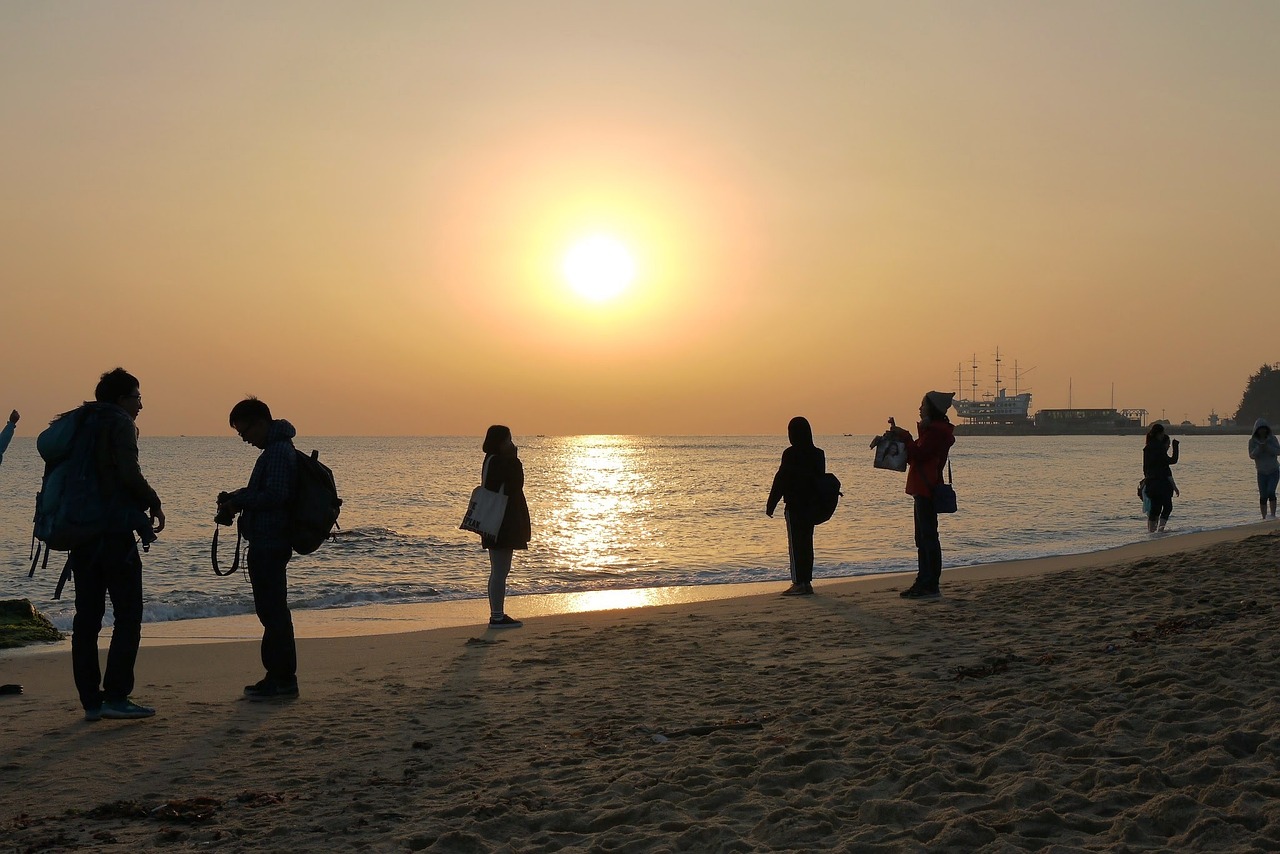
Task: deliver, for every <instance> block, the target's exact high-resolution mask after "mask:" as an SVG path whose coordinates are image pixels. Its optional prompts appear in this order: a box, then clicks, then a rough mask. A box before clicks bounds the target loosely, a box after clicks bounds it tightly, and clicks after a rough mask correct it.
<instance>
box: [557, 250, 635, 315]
mask: <svg viewBox="0 0 1280 854" xmlns="http://www.w3.org/2000/svg"><path fill="white" fill-rule="evenodd" d="M561 270H562V271H563V273H564V278H565V281H567V282H568V283H569V287H571V288H573V290H574V292H575V293H577V294H578V295H579V296H582V297H585V298H586V299H589V300H591V301H592V302H606V301H608V300H611V299H613V298H614V297H616V296H618V295H619V294H621V293H622V292H623V291H625V290H626V289H627V287H628V286H629V285H630V284H631V282H632V280H634V279H635V276H636V264H635V261H634V260H633V259H632V257H631V252H630V251H629V250H628V249H627V247H626V245H625V244H624V243H623V242H622V241H620V240H618V239H617V238H616V237H612V236H610V235H608V234H593V235H591V236H590V237H584V238H583V239H581V240H579V241H578V242H577V243H575V244H573V245H572V246H570V247H569V251H568V252H566V253H565V256H564V263H563V265H562V267H561Z"/></svg>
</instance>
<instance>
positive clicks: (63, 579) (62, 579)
mask: <svg viewBox="0 0 1280 854" xmlns="http://www.w3.org/2000/svg"><path fill="white" fill-rule="evenodd" d="M44 557H45V562H46V563H48V561H49V553H48V552H45V556H44ZM71 575H72V568H71V555H70V554H68V555H67V562H66V563H64V564H63V565H62V575H59V576H58V586H57V587H55V588H53V598H54V599H61V598H62V588H64V587H66V586H67V582H68V581H70V580H71Z"/></svg>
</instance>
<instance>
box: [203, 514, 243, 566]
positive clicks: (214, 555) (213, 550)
mask: <svg viewBox="0 0 1280 854" xmlns="http://www.w3.org/2000/svg"><path fill="white" fill-rule="evenodd" d="M220 527H221V526H220V525H214V526H213V545H212V546H210V547H209V557H210V559H212V561H213V574H214V575H217V576H223V577H225V576H228V575H234V574H235V573H236V571H237V570H238V569H240V543H241V541H242V540H243V537H241V536H240V531H239V530H238V528H239V526H237V530H236V556H235V558H234V559H233V560H232V561H231V568H230V569H228V570H227V571H226V572H223V571H222V569H221V568H219V566H218V529H219V528H220Z"/></svg>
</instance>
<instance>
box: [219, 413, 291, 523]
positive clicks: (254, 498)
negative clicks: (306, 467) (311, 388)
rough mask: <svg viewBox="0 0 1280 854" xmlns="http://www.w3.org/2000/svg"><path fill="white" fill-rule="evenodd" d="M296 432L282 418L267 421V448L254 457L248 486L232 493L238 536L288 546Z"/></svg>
mask: <svg viewBox="0 0 1280 854" xmlns="http://www.w3.org/2000/svg"><path fill="white" fill-rule="evenodd" d="M296 435H298V431H297V430H295V429H293V425H292V424H290V423H289V422H288V421H285V420H284V419H283V418H277V419H276V420H274V421H272V422H271V428H270V429H269V430H268V431H267V447H266V450H264V451H263V452H262V453H261V454H259V455H258V461H257V462H256V463H254V465H253V474H251V475H249V485H248V486H246V487H245V488H244V489H237V490H236V491H235V492H233V493H232V497H233V498H234V500H235V502H236V503H237V504H238V505H240V507H241V512H240V533H241V534H243V535H244V538H245V539H246V540H248V541H249V542H251V543H256V544H257V545H260V546H288V545H289V511H290V509H291V507H290V505H291V503H292V499H293V491H294V486H293V484H294V480H295V479H296V477H297V473H298V458H297V453H296V452H295V451H294V449H293V437H294V436H296Z"/></svg>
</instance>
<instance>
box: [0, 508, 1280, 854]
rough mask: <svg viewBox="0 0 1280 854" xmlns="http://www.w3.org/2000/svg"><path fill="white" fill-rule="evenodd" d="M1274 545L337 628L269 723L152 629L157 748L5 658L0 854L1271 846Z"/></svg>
mask: <svg viewBox="0 0 1280 854" xmlns="http://www.w3.org/2000/svg"><path fill="white" fill-rule="evenodd" d="M1278 548H1280V531H1277V529H1276V528H1275V527H1274V526H1272V525H1253V526H1247V527H1242V528H1237V529H1231V530H1228V531H1219V532H1211V533H1206V534H1195V535H1188V536H1182V537H1168V538H1163V539H1156V540H1152V541H1150V542H1145V543H1140V544H1137V545H1134V546H1127V547H1125V548H1123V549H1116V550H1112V551H1109V552H1100V553H1097V554H1092V555H1084V556H1076V557H1063V558H1052V559H1046V560H1036V561H1025V562H1019V563H1010V564H993V565H990V566H986V567H973V568H964V569H958V570H948V571H947V572H946V573H945V574H944V577H943V588H944V594H945V595H944V596H943V598H942V599H940V600H937V601H927V602H911V601H907V600H903V599H900V598H899V597H898V595H897V591H898V590H900V589H902V588H903V586H905V584H906V583H909V579H908V578H906V577H904V576H885V577H878V578H872V579H861V580H841V581H826V582H822V581H821V580H819V582H818V584H817V591H818V595H815V596H813V597H807V598H796V599H784V598H780V597H778V596H777V595H776V594H774V593H772V592H771V593H767V594H764V595H759V594H757V595H752V596H746V597H740V598H724V599H715V600H708V601H693V600H689V601H679V600H678V597H677V601H673V602H670V603H668V604H658V605H654V606H651V607H644V608H633V609H627V610H595V611H589V612H584V611H578V612H574V613H558V614H549V615H547V616H532V617H531V618H530V619H528V620H527V622H526V625H525V627H524V628H523V629H518V630H511V631H505V632H498V631H489V630H487V629H485V628H484V627H482V626H481V625H479V624H478V621H473V622H472V624H470V625H465V624H463V625H455V624H450V623H451V622H456V621H457V620H458V619H459V618H458V617H453V618H437V622H434V623H433V622H431V620H430V619H427V618H425V617H424V618H423V620H424V621H420V622H419V623H417V625H434V626H438V627H436V628H431V629H429V630H426V631H410V632H406V631H403V630H400V631H398V633H384V634H374V633H372V632H366V633H364V634H359V633H355V634H353V633H352V630H351V629H350V628H349V627H348V628H347V629H344V630H342V631H328V632H326V631H325V630H324V629H323V628H316V626H321V625H322V624H323V620H321V621H319V622H316V623H315V624H314V625H312V628H311V629H309V630H303V631H302V632H301V634H302V635H303V639H302V640H301V641H300V648H299V656H300V662H301V663H300V669H299V675H300V680H301V686H302V697H301V698H300V699H298V700H296V701H293V702H283V703H280V704H253V703H249V702H246V701H243V700H242V699H240V691H241V687H242V686H243V685H244V684H246V683H247V682H251V681H254V680H256V679H257V678H258V676H259V675H260V674H259V665H258V660H257V644H256V642H253V641H244V640H235V639H234V637H235V636H236V633H235V632H231V633H230V635H228V636H227V637H220V638H218V640H220V641H222V642H210V641H209V640H208V639H206V642H203V643H197V644H192V643H177V642H175V641H176V640H178V638H172V637H171V638H163V637H156V636H155V634H156V632H153V630H152V629H153V627H151V626H147V627H144V633H145V634H146V635H147V636H148V638H149V640H148V642H147V644H146V645H145V646H144V648H143V649H142V651H141V654H140V656H139V660H138V666H137V677H138V685H137V688H136V690H135V691H134V696H135V697H136V698H137V699H139V700H140V701H142V702H145V703H149V704H154V705H155V706H156V707H157V708H158V710H159V713H158V714H157V716H156V717H155V718H152V719H148V720H142V721H129V722H112V721H100V722H97V723H87V722H85V721H83V720H82V716H81V712H80V710H79V707H78V703H77V701H76V698H75V692H74V688H73V686H72V683H71V674H70V663H69V660H68V653H67V652H66V649H65V645H62V646H59V647H56V648H53V649H43V650H37V651H31V650H29V649H28V650H21V651H17V652H14V653H5V654H3V655H0V682H17V683H21V684H23V685H24V686H25V693H24V694H23V695H21V696H10V697H0V746H2V750H0V789H2V790H3V804H4V807H3V813H2V814H0V840H2V844H0V850H5V851H10V850H12V851H43V850H76V849H93V850H102V851H112V850H132V849H140V848H141V849H150V848H163V849H165V850H171V851H186V850H210V849H212V850H220V851H222V850H228V851H238V850H245V851H248V850H292V851H320V850H325V851H334V850H339V851H342V850H351V851H357V850H385V851H403V850H410V851H449V852H467V851H476V852H487V851H610V852H614V851H619V852H621V851H784V850H785V851H795V850H819V849H832V850H845V851H922V850H936V851H1010V850H1034V851H1168V850H1180V851H1274V850H1277V849H1280V798H1278V796H1280V780H1278V779H1277V776H1276V768H1277V760H1278V756H1277V754H1278V753H1280V739H1278V738H1277V736H1278V735H1280V724H1277V711H1278V710H1277V706H1276V703H1277V698H1278V697H1280V690H1278V689H1280V667H1278V666H1277V664H1278V662H1277V656H1278V653H1277V647H1278V643H1277V641H1278V634H1280V633H1278V632H1277V629H1278V627H1280V613H1278V612H1277V608H1276V604H1277V601H1280V599H1278V598H1277V595H1276V554H1277V549H1278ZM819 572H820V569H819ZM779 587H781V585H779ZM519 604H520V602H519V599H515V600H512V601H511V602H510V605H509V609H510V610H511V611H512V613H516V614H519V615H521V616H526V614H524V613H521V612H520V611H519V610H518V606H519ZM469 607H470V608H472V609H473V610H475V611H478V612H480V613H481V614H482V613H483V607H482V606H480V605H479V603H474V602H473V603H470V605H469ZM459 613H461V612H459ZM464 621H465V620H464ZM299 622H300V626H302V625H303V624H306V623H307V619H306V618H305V617H302V618H301V619H300V621H299ZM396 625H397V626H398V627H399V628H400V629H403V628H404V627H406V626H410V625H415V624H414V623H413V622H412V621H411V620H408V619H402V620H401V621H400V622H399V623H396ZM173 629H174V627H173V626H170V627H169V629H168V631H170V632H172V631H173ZM188 630H190V627H188ZM326 633H327V634H341V635H345V636H336V637H321V636H316V635H317V634H326ZM102 647H103V651H104V653H105V648H106V637H105V633H104V638H103V642H102Z"/></svg>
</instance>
